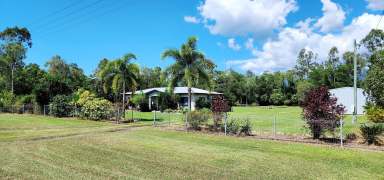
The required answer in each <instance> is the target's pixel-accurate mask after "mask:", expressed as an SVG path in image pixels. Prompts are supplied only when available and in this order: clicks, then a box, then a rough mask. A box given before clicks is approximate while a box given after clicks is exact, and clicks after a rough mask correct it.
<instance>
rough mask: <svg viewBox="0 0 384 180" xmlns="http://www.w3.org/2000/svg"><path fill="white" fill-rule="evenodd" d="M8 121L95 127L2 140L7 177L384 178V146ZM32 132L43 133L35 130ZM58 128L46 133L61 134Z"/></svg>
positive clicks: (37, 120)
mask: <svg viewBox="0 0 384 180" xmlns="http://www.w3.org/2000/svg"><path fill="white" fill-rule="evenodd" d="M9 118H11V119H14V120H13V121H10V119H9ZM15 119H16V120H15ZM4 125H9V126H10V127H12V130H26V129H30V128H36V129H35V131H37V132H39V131H44V130H46V129H58V131H59V130H62V129H65V130H69V129H71V130H70V131H71V132H72V128H74V127H76V128H78V130H79V129H81V128H85V129H88V130H89V132H86V133H82V132H80V133H79V134H78V135H76V136H66V137H59V138H49V139H37V140H36V139H28V138H27V139H21V140H20V139H7V141H1V140H0V179H119V178H120V179H383V178H384V173H383V172H384V166H383V164H384V153H382V152H370V151H362V150H350V149H340V148H334V147H328V146H317V145H305V144H299V143H285V142H276V141H264V140H254V139H249V138H237V137H223V136H215V135H206V134H198V133H185V132H176V131H165V130H161V129H157V128H152V127H142V128H135V129H127V130H126V131H116V132H112V131H99V130H100V129H99V128H100V127H104V128H107V127H108V128H117V127H115V125H113V124H110V123H103V122H92V121H80V120H73V119H55V118H45V117H40V116H30V117H29V116H26V115H0V128H1V130H0V132H4V131H8V130H9V129H7V127H4ZM120 126H121V125H120ZM59 132H60V131H59ZM16 133H19V131H17V132H16ZM28 133H31V134H32V135H33V136H34V135H35V134H34V132H32V131H28ZM56 133H57V132H55V131H54V132H51V133H50V134H40V136H41V137H45V136H48V137H54V135H57V134H56ZM0 136H2V135H0Z"/></svg>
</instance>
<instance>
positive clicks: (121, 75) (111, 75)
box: [97, 53, 140, 118]
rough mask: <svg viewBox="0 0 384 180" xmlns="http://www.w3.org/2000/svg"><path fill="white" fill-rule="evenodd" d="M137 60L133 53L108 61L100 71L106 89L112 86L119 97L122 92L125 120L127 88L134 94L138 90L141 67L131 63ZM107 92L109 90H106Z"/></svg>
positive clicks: (99, 74)
mask: <svg viewBox="0 0 384 180" xmlns="http://www.w3.org/2000/svg"><path fill="white" fill-rule="evenodd" d="M133 59H136V56H135V55H134V54H132V53H129V54H126V55H124V56H123V57H122V58H120V59H117V60H114V61H108V63H107V64H104V65H102V66H103V67H102V68H103V69H101V70H100V72H99V73H97V74H98V76H99V77H100V78H101V79H103V82H104V87H106V86H110V87H111V89H112V91H113V92H114V93H115V94H116V96H118V93H120V92H122V109H123V117H124V118H125V100H126V98H125V94H126V90H127V87H129V88H130V89H131V91H132V92H134V91H135V90H136V87H137V82H138V76H139V71H140V69H139V66H137V65H136V64H134V63H132V62H131V61H132V60H133ZM105 90H107V88H105Z"/></svg>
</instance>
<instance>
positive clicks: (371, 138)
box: [360, 123, 384, 145]
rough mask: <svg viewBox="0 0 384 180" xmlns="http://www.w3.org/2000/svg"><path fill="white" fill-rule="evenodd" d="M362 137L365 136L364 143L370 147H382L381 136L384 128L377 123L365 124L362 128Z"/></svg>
mask: <svg viewBox="0 0 384 180" xmlns="http://www.w3.org/2000/svg"><path fill="white" fill-rule="evenodd" d="M360 131H361V135H362V136H363V139H364V143H367V144H369V145H371V144H375V145H381V144H382V140H381V139H380V135H381V134H383V132H384V127H383V125H382V124H377V123H365V124H363V125H361V126H360Z"/></svg>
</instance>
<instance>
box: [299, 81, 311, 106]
mask: <svg viewBox="0 0 384 180" xmlns="http://www.w3.org/2000/svg"><path fill="white" fill-rule="evenodd" d="M313 87H314V86H313V85H312V83H310V82H308V81H299V82H297V94H296V96H297V101H298V102H299V104H300V103H302V102H303V101H304V99H305V95H306V93H308V92H309V91H310V90H311V89H312V88H313Z"/></svg>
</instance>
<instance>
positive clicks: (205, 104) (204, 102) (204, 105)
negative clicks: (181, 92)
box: [196, 97, 211, 109]
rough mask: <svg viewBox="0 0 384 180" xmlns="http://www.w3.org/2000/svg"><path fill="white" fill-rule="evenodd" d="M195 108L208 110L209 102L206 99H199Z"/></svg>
mask: <svg viewBox="0 0 384 180" xmlns="http://www.w3.org/2000/svg"><path fill="white" fill-rule="evenodd" d="M196 108H197V109H204V108H207V109H210V108H211V102H210V101H209V100H208V99H206V98H203V97H200V98H198V99H197V101H196Z"/></svg>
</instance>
